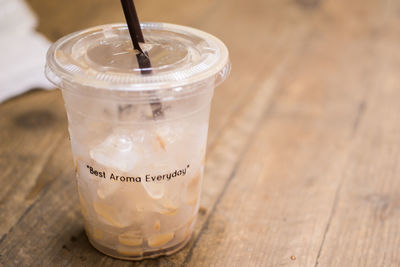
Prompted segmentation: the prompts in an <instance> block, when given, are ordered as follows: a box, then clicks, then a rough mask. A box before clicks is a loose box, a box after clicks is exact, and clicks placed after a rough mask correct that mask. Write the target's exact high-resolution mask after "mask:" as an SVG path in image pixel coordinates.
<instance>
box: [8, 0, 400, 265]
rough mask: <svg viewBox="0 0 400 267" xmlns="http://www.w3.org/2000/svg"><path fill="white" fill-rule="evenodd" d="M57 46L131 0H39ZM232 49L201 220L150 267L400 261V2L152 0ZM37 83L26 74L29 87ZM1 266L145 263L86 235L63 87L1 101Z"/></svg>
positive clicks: (145, 11) (148, 7)
mask: <svg viewBox="0 0 400 267" xmlns="http://www.w3.org/2000/svg"><path fill="white" fill-rule="evenodd" d="M28 2H29V3H30V4H31V5H32V7H33V9H34V10H35V11H36V12H37V14H38V15H39V18H40V25H39V27H38V28H39V30H40V31H42V32H43V33H45V34H46V35H47V36H48V37H49V38H50V39H51V40H55V39H57V38H59V37H61V36H62V35H65V34H66V33H69V32H72V31H75V30H78V29H81V28H85V27H88V26H92V25H96V24H104V23H109V22H115V21H122V12H121V10H120V6H119V1H117V0H115V1H110V0H90V1H89V0H86V1H79V0H69V1H61V0H29V1H28ZM137 8H138V10H139V12H140V17H141V19H142V20H143V21H166V22H173V23H177V24H185V25H189V26H194V27H197V28H200V29H202V30H205V31H207V32H210V33H212V34H215V35H216V36H218V37H220V38H221V39H222V40H224V41H225V42H226V44H227V46H228V47H229V49H230V52H231V60H232V65H233V69H232V73H231V76H230V78H229V79H228V80H227V81H226V82H225V83H224V84H223V85H222V86H221V87H219V88H218V89H217V90H216V93H215V98H214V102H213V107H212V115H211V126H210V133H209V142H208V154H207V163H206V174H205V180H204V187H203V193H202V200H201V208H200V211H199V218H198V222H197V224H196V229H195V235H194V236H193V238H192V240H191V242H190V244H189V245H188V246H187V247H186V248H185V249H183V250H182V251H180V252H179V253H177V254H175V255H173V256H170V257H162V258H159V259H156V260H149V261H142V262H140V263H134V264H133V265H135V266H136V265H138V266H148V265H153V264H154V265H160V266H175V265H187V266H281V265H287V266H340V267H342V266H373V267H375V266H400V177H399V176H400V165H399V160H400V27H399V25H400V15H399V14H400V1H395V0H392V1H388V0H386V1H384V0H352V1H345V0H341V1H339V0H324V1H318V0H268V1H267V0H251V1H245V0H218V1H217V0H202V1H186V0H171V1H159V0H146V1H145V0H137ZM21 79H23V77H21ZM0 114H1V116H0V265H3V266H25V265H33V266H56V265H57V266H58V265H62V266H131V265H132V262H128V261H119V260H115V259H112V258H109V257H107V256H104V255H102V254H101V253H99V252H97V251H96V250H95V249H94V248H92V247H91V246H90V244H89V243H88V240H87V238H86V236H85V234H84V231H83V227H82V218H81V215H80V212H79V206H78V199H77V194H76V192H75V190H76V188H75V182H74V174H73V173H74V171H73V166H72V159H71V150H70V145H69V141H68V134H67V120H66V115H65V112H64V107H63V101H62V98H61V95H60V92H59V91H58V90H57V91H49V92H45V91H40V90H38V91H33V92H30V93H28V94H25V95H22V96H20V97H17V98H15V99H12V100H9V101H7V102H5V103H3V104H1V105H0Z"/></svg>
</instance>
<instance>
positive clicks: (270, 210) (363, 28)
mask: <svg viewBox="0 0 400 267" xmlns="http://www.w3.org/2000/svg"><path fill="white" fill-rule="evenodd" d="M333 3H336V5H339V6H340V8H338V9H333V8H332V10H330V11H331V12H329V13H328V15H329V17H330V23H329V22H326V21H325V20H322V21H320V20H321V19H324V18H323V17H317V18H314V19H315V21H314V22H313V23H315V24H314V26H313V27H312V29H313V30H312V35H311V36H312V38H310V40H308V42H307V43H306V45H307V46H305V48H304V50H303V51H302V52H303V53H302V54H299V56H298V58H297V60H296V61H295V62H293V64H291V65H289V66H288V68H286V70H285V71H286V73H290V74H291V75H290V77H288V78H287V79H286V80H285V81H284V82H283V83H282V84H281V83H279V84H278V86H279V87H281V88H284V90H283V91H282V92H280V94H279V95H278V96H277V97H276V98H274V101H273V108H271V110H269V111H268V112H266V113H265V115H264V121H263V123H262V125H261V126H260V127H259V128H257V130H256V132H257V134H256V135H255V136H254V138H253V139H254V142H253V143H252V144H251V146H250V148H249V149H248V151H247V152H246V153H245V155H244V157H243V159H242V160H241V162H240V167H239V169H238V171H237V172H236V173H235V175H234V176H233V177H232V179H231V180H230V183H229V185H228V187H227V189H226V192H225V193H224V194H223V196H222V197H221V199H220V200H219V201H218V202H217V205H216V207H215V210H214V211H213V213H212V214H211V216H210V218H209V220H208V221H207V222H206V224H205V227H204V228H203V230H202V232H201V233H200V236H199V238H198V240H197V242H196V243H195V245H194V246H193V247H192V249H191V252H190V253H189V257H188V258H187V260H186V261H185V263H186V264H187V265H188V266H198V265H200V266H246V265H250V266H278V265H295V266H314V265H315V264H316V263H317V259H318V255H319V253H320V249H321V246H323V248H322V256H323V258H321V266H330V265H331V264H332V263H334V264H332V265H334V266H390V265H392V266H397V265H398V264H396V263H397V262H398V256H397V255H398V254H399V246H398V245H396V244H398V243H399V235H397V234H396V230H395V229H396V227H397V226H398V222H399V219H398V218H399V216H395V214H397V215H398V214H399V213H398V212H399V211H398V203H399V197H398V190H397V189H395V188H396V185H398V181H396V180H395V177H396V175H395V174H396V169H397V168H395V167H396V165H395V162H396V161H397V157H396V156H395V155H398V153H399V149H398V148H397V147H396V146H395V147H394V146H393V145H394V144H395V143H396V142H398V138H397V140H396V139H395V133H397V132H398V127H394V126H393V125H392V124H393V122H395V121H397V118H398V116H397V111H398V93H396V94H392V93H394V92H393V91H394V87H392V88H391V89H390V88H385V89H386V90H387V91H386V94H385V96H386V97H387V98H391V101H390V102H389V101H382V97H379V98H378V94H380V91H379V90H376V95H375V94H371V95H370V87H375V88H379V87H378V83H379V81H380V80H381V78H382V77H381V75H380V74H379V73H376V72H375V69H376V68H377V67H380V66H382V65H381V64H379V63H382V61H381V60H382V59H381V53H380V52H381V51H383V50H384V47H385V44H387V43H386V42H384V41H383V40H382V44H381V45H380V46H376V45H375V39H376V38H377V36H376V35H375V34H374V35H371V28H373V27H374V23H371V24H368V23H367V21H369V20H371V19H373V21H374V22H378V21H379V18H380V17H381V16H382V15H384V14H385V10H382V8H376V7H377V6H378V4H377V2H376V1H371V2H370V3H368V4H365V5H364V3H365V1H364V2H363V5H361V3H360V2H358V3H356V4H355V6H356V7H362V9H363V10H362V11H363V12H359V11H360V10H358V9H357V8H355V9H353V10H351V9H350V10H351V12H349V14H347V15H346V18H348V19H349V20H350V19H351V20H353V19H354V21H352V22H354V23H355V24H354V25H353V27H352V28H348V29H347V30H345V29H342V28H340V29H338V27H341V25H340V24H339V23H338V21H340V20H339V18H341V17H342V14H343V10H348V7H347V5H344V4H337V1H332V2H329V3H326V5H325V6H327V5H333ZM353 7H354V6H351V8H353ZM283 19H284V18H283ZM342 19H343V18H342ZM387 28H388V27H383V26H382V28H379V29H380V31H378V33H377V35H378V36H386V34H389V32H387V31H385V29H387ZM355 34H356V35H357V38H355V37H354V35H355ZM389 36H394V35H392V34H389ZM386 38H387V39H389V40H390V38H392V37H390V38H389V37H386ZM396 44H397V42H396ZM393 47H395V46H393ZM389 54H390V56H391V57H392V58H393V56H394V55H398V54H399V53H396V54H394V53H393V51H389V52H387V55H389ZM394 62H397V64H398V62H399V57H398V56H396V57H395V60H394ZM387 68H391V66H387ZM393 70H397V68H393ZM385 71H387V69H386V68H384V69H382V72H385ZM392 75H393V73H392ZM392 81H393V80H392ZM381 86H384V85H381ZM392 86H393V85H392ZM366 99H374V101H375V106H373V107H371V108H370V112H371V113H373V112H375V110H376V109H377V108H378V106H381V105H382V104H383V105H382V106H381V109H383V110H386V113H383V114H379V115H375V118H376V121H372V123H370V124H368V127H366V129H365V132H368V131H370V130H371V128H372V127H373V125H374V124H376V123H377V121H378V119H380V120H382V119H383V118H387V119H388V120H387V123H386V125H387V126H391V127H390V128H387V129H388V130H389V133H390V134H389V133H388V135H387V136H388V137H391V138H389V140H392V142H393V143H390V145H389V144H387V142H388V139H386V138H382V139H379V141H380V142H379V143H378V144H380V145H382V146H383V144H384V143H386V146H384V147H385V148H386V149H387V150H388V151H385V150H383V151H382V152H380V153H379V154H378V156H380V157H381V158H382V160H380V161H378V162H381V163H383V162H386V161H385V160H386V159H387V158H388V157H390V158H391V160H390V161H389V162H390V163H389V166H390V167H391V168H390V171H389V174H390V175H391V176H389V177H390V178H391V180H386V182H385V183H382V181H378V180H377V179H374V178H376V177H371V184H370V186H369V189H367V190H365V189H364V188H362V187H361V184H363V181H364V179H365V176H364V175H363V173H357V171H356V172H354V171H353V172H351V174H350V175H351V177H357V178H356V179H354V178H353V179H354V180H355V181H354V182H352V183H351V184H349V185H348V193H349V195H350V196H352V197H351V198H347V199H345V200H344V201H343V203H341V205H340V206H336V202H337V194H336V193H337V190H338V189H339V188H340V186H341V181H342V175H343V169H345V168H346V167H347V166H351V170H353V169H355V170H358V168H359V167H357V166H358V164H359V163H360V161H355V162H352V159H353V158H354V157H353V155H352V153H357V155H359V157H362V158H363V159H364V160H363V161H364V167H363V168H365V171H367V170H370V168H371V165H370V163H369V162H371V161H373V160H374V158H375V156H376V155H375V153H374V152H375V151H376V152H379V151H380V149H379V147H377V146H376V145H377V144H376V143H375V144H370V145H368V144H365V143H364V142H366V141H367V142H371V141H370V140H368V139H367V140H366V139H365V137H364V138H362V140H361V141H360V142H358V144H357V145H356V147H355V148H353V142H354V139H353V138H354V135H355V133H357V132H358V131H359V130H360V129H358V128H359V123H360V121H363V119H364V118H368V114H364V106H365V105H366V104H365V100H366ZM385 104H386V105H385ZM387 104H389V107H391V108H388V107H387ZM396 104H397V106H396V108H393V107H394V106H395V105H396ZM390 114H391V116H390ZM395 114H396V115H395ZM382 115H383V116H382ZM371 116H372V114H371ZM373 132H374V131H373ZM377 133H382V129H379V130H376V131H375V134H374V135H373V136H374V137H375V138H380V137H381V136H377ZM368 135H369V134H368ZM396 144H397V143H396ZM363 148H366V149H367V150H364V149H363ZM389 149H390V152H391V154H389V155H387V156H386V157H383V156H384V154H385V152H386V153H388V152H389ZM352 150H354V151H353V152H351V151H352ZM386 164H387V163H385V164H383V165H382V167H385V165H386ZM376 172H377V173H380V172H383V173H387V171H385V168H383V169H382V168H377V170H376ZM384 185H386V190H388V189H389V187H390V188H392V190H391V191H390V193H389V194H384V195H383V196H382V195H380V194H378V195H377V196H376V195H375V196H374V195H369V196H370V197H369V198H370V199H371V198H372V200H370V201H371V202H373V204H372V205H371V204H370V205H368V204H367V205H364V207H363V208H361V209H360V206H361V205H362V204H363V202H367V201H365V198H368V195H366V196H365V198H364V199H363V198H362V197H361V198H360V196H359V195H356V196H354V194H353V193H352V192H353V191H352V190H355V191H356V192H358V191H362V192H365V191H367V192H370V191H371V189H372V188H374V189H375V190H376V188H377V187H378V188H382V187H385V186H384ZM343 186H345V185H343ZM355 187H357V189H355ZM382 199H383V200H382ZM335 206H336V208H335V209H336V210H337V211H336V212H335V214H338V213H339V211H338V210H339V209H341V212H340V214H341V216H337V220H336V225H335V226H336V231H334V232H333V233H332V235H330V236H329V237H330V247H328V248H326V251H324V249H325V245H324V244H326V241H325V242H324V240H325V232H326V227H327V225H329V222H330V219H331V216H332V215H331V211H332V207H335ZM368 206H369V207H368ZM370 206H375V207H374V209H371V207H370ZM377 206H378V207H377ZM358 210H360V213H358ZM376 210H381V212H379V211H378V213H382V212H384V211H385V214H386V213H388V214H390V215H389V218H391V219H388V220H385V222H386V223H387V224H388V226H386V227H385V228H382V229H379V227H380V226H379V222H377V223H376V224H374V218H370V217H368V219H365V213H366V212H370V213H372V212H373V211H375V214H376V212H377V211H376ZM388 210H389V211H388ZM371 215H372V214H371ZM371 215H370V216H371ZM375 216H376V215H375ZM356 217H360V218H359V219H358V220H357V219H355V218H356ZM362 218H363V219H362ZM375 218H376V217H375ZM343 219H346V220H345V223H343ZM375 220H376V219H375ZM359 221H361V222H364V225H363V224H361V226H363V227H361V229H360V228H358V227H360V224H358V222H359ZM371 224H372V225H373V226H374V227H373V231H374V232H373V233H374V235H373V237H370V238H368V237H367V236H368V231H366V229H368V227H369V226H371ZM350 225H351V226H350ZM357 228H358V229H359V230H357ZM339 229H340V230H339ZM370 231H372V230H371V229H369V232H370ZM350 232H351V233H352V234H350ZM338 236H339V237H338ZM338 238H339V240H340V242H337V239H338ZM379 238H381V239H379ZM360 239H361V240H360ZM360 243H361V244H362V245H363V247H360V246H358V245H359V244H360ZM206 247H207V249H205V248H206ZM378 247H381V248H380V249H378ZM366 248H368V249H367V250H366ZM385 250H386V253H384V251H385ZM324 252H325V253H324ZM343 256H345V257H346V258H345V259H343ZM364 256H365V258H364ZM322 260H323V261H322Z"/></svg>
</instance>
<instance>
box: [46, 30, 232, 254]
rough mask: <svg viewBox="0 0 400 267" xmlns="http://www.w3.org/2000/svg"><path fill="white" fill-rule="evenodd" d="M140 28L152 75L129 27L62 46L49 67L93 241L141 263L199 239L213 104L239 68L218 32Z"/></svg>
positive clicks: (89, 33) (90, 33)
mask: <svg viewBox="0 0 400 267" xmlns="http://www.w3.org/2000/svg"><path fill="white" fill-rule="evenodd" d="M141 26H142V29H143V33H144V36H145V39H146V44H143V47H142V48H143V50H144V51H146V52H147V53H148V55H149V58H150V61H151V68H148V69H146V70H143V69H140V68H139V67H138V62H137V59H136V52H135V51H134V50H133V47H132V44H131V40H130V37H129V33H128V29H127V26H126V25H124V24H113V25H104V26H98V27H94V28H90V29H87V30H84V31H80V32H76V33H73V34H70V35H68V36H66V37H64V38H62V39H60V40H59V41H57V42H56V43H55V44H53V46H52V47H51V48H50V50H49V52H48V54H47V65H46V76H47V77H48V79H49V80H50V81H51V82H53V83H54V84H55V85H57V86H58V87H60V88H61V89H62V94H63V98H64V101H65V106H66V110H67V115H68V122H69V133H70V139H71V146H72V152H73V156H74V166H75V172H76V178H77V179H76V181H77V186H78V193H79V199H80V204H81V210H82V214H83V218H84V225H85V230H86V233H87V236H88V238H89V241H90V243H91V244H92V245H93V246H94V247H95V248H97V249H98V250H100V251H101V252H103V253H105V254H107V255H110V256H112V257H116V258H122V259H132V260H139V259H144V258H152V257H157V256H160V255H169V254H172V253H174V252H175V251H177V250H179V249H181V248H182V247H183V246H184V245H185V244H186V243H187V242H188V240H189V239H190V237H191V234H192V231H193V226H194V223H195V221H196V215H197V213H198V208H199V199H200V192H201V183H202V178H203V172H204V161H205V153H206V142H207V132H208V122H209V114H210V103H211V100H212V96H213V92H214V88H215V87H216V86H217V85H218V84H220V83H221V82H222V81H223V80H224V79H225V78H226V76H227V75H228V73H229V70H230V64H229V56H228V50H227V48H226V47H225V45H224V44H223V43H222V42H221V41H220V40H219V39H217V38H216V37H214V36H212V35H210V34H207V33H205V32H202V31H199V30H196V29H193V28H189V27H183V26H178V25H172V24H165V23H144V24H142V25H141ZM155 107H156V108H157V110H156V111H155Z"/></svg>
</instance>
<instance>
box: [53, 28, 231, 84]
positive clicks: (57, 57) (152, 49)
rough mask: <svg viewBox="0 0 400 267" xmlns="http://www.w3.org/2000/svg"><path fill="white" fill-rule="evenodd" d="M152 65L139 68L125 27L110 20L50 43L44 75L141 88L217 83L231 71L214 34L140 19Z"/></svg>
mask: <svg viewBox="0 0 400 267" xmlns="http://www.w3.org/2000/svg"><path fill="white" fill-rule="evenodd" d="M141 27H142V29H143V35H144V38H145V42H146V43H145V44H142V49H143V50H144V51H145V52H147V54H148V56H149V58H150V62H151V67H150V68H147V69H140V68H139V65H138V61H137V58H136V53H137V51H136V50H134V49H133V46H132V43H131V39H130V36H129V32H128V27H127V26H126V25H125V24H111V25H103V26H98V27H94V28H90V29H87V30H84V31H80V32H77V33H72V34H70V35H68V36H66V37H64V38H62V39H60V40H59V41H57V42H56V43H54V44H53V45H52V47H51V48H50V50H49V52H48V54H47V65H46V76H47V77H48V78H49V80H50V81H52V82H53V83H54V84H56V85H57V86H61V87H63V82H67V83H72V84H77V85H83V86H88V87H92V88H98V89H107V90H123V91H145V90H161V89H167V88H176V87H185V86H187V85H191V84H195V83H199V82H203V81H211V82H214V83H215V85H218V84H219V83H221V82H222V81H223V80H224V79H225V78H226V76H227V74H228V73H229V70H230V64H229V55H228V50H227V48H226V46H225V45H224V44H223V43H222V42H221V41H220V40H219V39H218V38H216V37H214V36H212V35H210V34H208V33H205V32H202V31H200V30H196V29H193V28H189V27H184V26H178V25H173V24H166V23H143V24H141Z"/></svg>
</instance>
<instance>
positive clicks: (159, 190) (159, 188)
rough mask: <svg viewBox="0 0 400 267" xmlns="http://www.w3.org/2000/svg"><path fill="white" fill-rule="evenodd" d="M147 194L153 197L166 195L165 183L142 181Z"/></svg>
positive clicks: (157, 197) (158, 197)
mask: <svg viewBox="0 0 400 267" xmlns="http://www.w3.org/2000/svg"><path fill="white" fill-rule="evenodd" d="M142 185H143V187H144V189H145V190H146V192H147V194H148V195H149V196H150V197H151V198H153V199H161V198H162V197H163V196H164V191H165V185H164V184H163V183H162V182H146V181H142Z"/></svg>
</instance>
